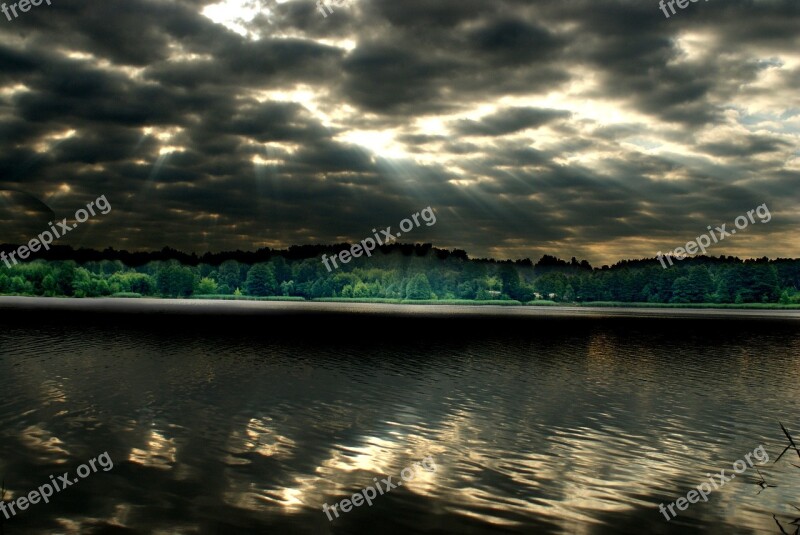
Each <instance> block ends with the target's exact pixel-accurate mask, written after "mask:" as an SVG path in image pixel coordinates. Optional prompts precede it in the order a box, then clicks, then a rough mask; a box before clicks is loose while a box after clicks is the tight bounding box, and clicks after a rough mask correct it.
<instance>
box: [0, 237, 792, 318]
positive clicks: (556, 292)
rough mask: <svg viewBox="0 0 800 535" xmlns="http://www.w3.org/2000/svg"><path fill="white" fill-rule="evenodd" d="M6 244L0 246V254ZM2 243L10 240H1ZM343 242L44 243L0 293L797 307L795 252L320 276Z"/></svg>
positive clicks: (399, 248) (397, 255)
mask: <svg viewBox="0 0 800 535" xmlns="http://www.w3.org/2000/svg"><path fill="white" fill-rule="evenodd" d="M8 247H9V246H8V245H6V246H0V250H2V249H4V248H8ZM11 247H13V246H11ZM347 248H349V245H348V244H339V245H332V246H323V245H313V246H312V245H308V246H293V247H290V248H289V249H286V250H274V249H259V250H258V251H256V252H242V251H234V252H228V253H206V254H204V255H202V256H199V257H198V256H197V255H195V254H191V255H188V254H186V253H182V252H180V251H176V250H173V249H168V248H165V249H163V250H162V251H159V252H150V253H144V252H135V253H129V252H126V251H115V250H113V249H106V250H104V251H102V252H99V251H92V250H86V249H80V250H73V249H71V248H70V247H53V248H52V249H51V250H50V251H47V252H46V253H47V254H46V255H43V257H40V258H38V259H36V260H33V261H31V262H26V263H24V264H19V265H14V266H6V265H3V264H0V295H11V296H30V297H74V298H94V297H101V298H102V297H117V298H128V299H138V298H144V297H147V298H158V299H169V298H184V299H194V300H223V301H236V300H242V301H297V302H301V301H311V302H340V303H350V302H352V303H357V302H361V303H385V304H412V303H413V304H425V305H453V306H459V305H460V306H464V305H467V306H469V305H481V306H483V305H496V306H510V307H527V306H534V307H558V306H567V307H593V308H597V307H601V308H639V307H644V308H717V309H726V308H753V309H795V308H800V290H799V289H800V260H798V259H774V260H771V259H768V258H766V257H764V258H759V259H752V260H742V259H739V258H736V257H731V256H728V257H724V256H722V257H707V256H698V257H692V258H686V259H685V260H683V261H681V262H680V263H676V265H675V266H673V267H670V268H669V269H663V267H662V266H661V265H660V263H659V261H658V260H657V259H656V258H651V259H641V260H624V261H620V262H618V263H616V264H614V265H613V266H602V267H600V268H597V267H592V266H591V265H590V264H589V263H588V262H587V261H586V260H583V261H578V260H577V259H576V258H574V257H573V258H572V259H571V260H570V261H565V260H561V259H559V258H556V257H553V256H548V255H545V256H543V257H542V258H541V259H540V260H539V261H537V262H536V263H534V262H532V261H531V260H530V259H528V258H525V259H521V260H515V261H511V260H506V261H498V260H494V259H491V258H489V259H486V258H482V259H472V258H469V257H468V255H467V253H466V251H463V250H459V249H453V250H446V249H438V248H435V247H433V246H432V245H431V244H391V245H384V246H382V247H379V248H378V249H376V250H375V252H374V254H373V255H372V257H370V258H365V257H360V258H354V259H353V260H352V261H351V262H349V263H347V264H345V265H342V266H341V269H339V270H336V271H335V272H328V271H327V270H326V268H325V267H324V265H323V264H322V262H321V260H320V258H321V257H322V255H323V254H328V255H335V254H336V253H337V252H338V251H340V250H345V249H347Z"/></svg>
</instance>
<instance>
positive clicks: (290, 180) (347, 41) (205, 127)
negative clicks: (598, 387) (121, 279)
mask: <svg viewBox="0 0 800 535" xmlns="http://www.w3.org/2000/svg"><path fill="white" fill-rule="evenodd" d="M6 3H8V0H6ZM12 4H13V2H12ZM328 5H329V6H330V10H327V9H326V10H325V15H323V13H322V12H321V11H320V7H319V6H318V5H317V3H316V2H315V1H307V0H283V1H278V0H226V1H224V2H212V1H204V0H201V1H189V0H147V1H145V0H102V1H101V2H100V1H93V2H88V1H82V0H52V3H51V5H47V4H46V3H42V4H41V5H40V6H38V7H31V8H30V10H29V11H27V12H24V13H23V12H20V11H19V10H17V14H18V17H17V18H13V16H3V15H0V242H4V241H6V242H15V243H21V242H22V241H23V240H24V241H27V240H28V239H30V238H34V237H35V236H36V234H38V233H39V232H41V231H43V230H47V228H48V226H47V223H48V221H50V220H52V218H53V213H55V214H56V217H57V218H58V219H60V218H62V217H69V218H70V219H71V218H72V217H73V214H74V213H75V211H76V210H78V209H80V208H83V207H85V205H86V204H87V203H89V202H91V201H92V200H94V199H96V198H97V197H99V196H101V195H105V197H106V198H107V200H108V202H109V203H110V205H111V206H112V210H111V211H110V213H108V214H106V215H101V214H98V215H96V216H94V217H91V218H90V219H89V220H88V221H87V222H85V223H82V224H81V225H80V226H79V227H78V228H76V229H75V230H73V231H71V232H70V234H69V235H68V236H64V237H63V238H62V239H61V240H60V241H58V242H57V243H60V244H65V245H73V246H81V247H93V248H98V249H103V248H106V247H114V248H117V249H128V250H151V249H161V248H162V247H164V246H169V247H174V248H177V249H181V250H185V251H195V252H198V253H202V252H205V251H209V250H210V251H221V250H234V249H242V250H255V249H257V248H259V247H274V248H281V247H286V246H289V245H292V244H315V243H338V242H344V241H358V240H361V239H363V238H365V237H369V236H371V235H372V229H373V228H385V227H387V226H391V227H392V228H393V229H394V231H395V232H396V231H397V225H398V223H399V222H400V221H401V220H402V219H404V218H406V217H408V216H410V215H411V214H414V213H416V212H419V211H421V210H422V209H424V208H426V207H428V206H430V207H432V209H433V210H434V211H435V213H436V217H437V222H436V224H435V225H432V226H426V225H422V226H421V227H420V228H416V229H414V230H413V231H412V232H409V233H408V235H407V236H404V237H403V239H402V241H404V242H405V241H409V242H410V241H416V242H420V243H422V242H429V243H433V244H434V246H437V247H442V248H449V249H452V248H459V249H465V250H466V251H467V252H468V253H469V254H470V256H471V257H488V256H491V257H494V258H498V259H505V258H512V259H517V258H532V259H534V260H535V259H537V258H539V257H540V256H541V255H543V254H550V255H556V256H559V257H562V258H567V259H568V258H570V257H572V256H575V257H577V258H579V259H587V260H589V261H590V262H591V263H592V264H594V265H600V264H604V263H605V264H612V263H614V262H616V261H618V260H621V259H627V258H645V257H650V258H652V257H654V256H655V254H656V253H657V252H658V251H664V252H666V251H668V250H672V249H674V248H676V247H679V246H682V245H685V244H686V242H688V241H690V240H693V239H695V238H696V237H697V236H699V235H700V234H702V233H705V232H707V230H706V229H707V227H708V226H712V227H715V226H718V225H721V224H723V223H727V225H728V229H730V228H731V227H732V225H733V220H734V219H735V218H736V217H737V216H739V215H742V214H745V213H746V212H747V211H748V210H751V209H754V208H756V207H757V206H759V205H762V204H764V203H766V204H767V206H768V208H769V211H770V214H771V216H772V217H771V220H770V221H769V222H768V223H763V224H762V223H760V222H759V220H758V219H756V223H754V224H752V225H750V226H749V227H748V228H747V229H746V230H744V231H740V232H739V233H738V234H737V235H736V236H730V237H728V238H727V239H726V240H724V242H721V243H719V244H716V245H714V246H713V247H711V248H709V254H713V255H721V254H725V255H737V256H740V257H760V256H768V257H770V258H775V257H800V238H799V237H798V235H797V233H796V229H797V228H798V223H800V215H798V211H797V210H796V208H795V207H796V206H797V204H798V197H800V194H798V188H797V185H798V183H800V143H799V141H800V93H799V92H798V89H797V88H798V86H800V31H799V30H798V28H800V2H797V0H724V1H723V0H711V1H707V2H697V3H690V4H689V5H688V7H686V8H685V9H680V8H678V6H675V8H676V13H675V14H674V15H672V14H670V17H669V18H667V17H665V15H664V13H663V12H662V10H661V9H660V8H659V5H658V2H657V1H655V0H635V1H629V0H531V1H522V0H368V1H367V0H332V1H329V3H328ZM331 10H332V11H331ZM8 18H11V19H12V20H8ZM51 210H52V212H51ZM37 229H40V230H37ZM406 238H407V239H406Z"/></svg>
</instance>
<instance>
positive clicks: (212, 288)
mask: <svg viewBox="0 0 800 535" xmlns="http://www.w3.org/2000/svg"><path fill="white" fill-rule="evenodd" d="M218 289H219V287H218V285H217V281H215V280H214V279H210V278H208V277H204V278H202V279H200V281H199V282H198V283H197V288H196V289H195V293H198V294H200V295H213V294H216V293H217V290H218Z"/></svg>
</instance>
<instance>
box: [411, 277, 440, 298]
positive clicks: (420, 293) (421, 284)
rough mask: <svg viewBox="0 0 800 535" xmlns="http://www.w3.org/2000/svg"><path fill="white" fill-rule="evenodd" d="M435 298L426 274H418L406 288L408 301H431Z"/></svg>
mask: <svg viewBox="0 0 800 535" xmlns="http://www.w3.org/2000/svg"><path fill="white" fill-rule="evenodd" d="M431 297H433V291H432V290H431V284H430V282H428V277H426V276H425V274H424V273H417V274H416V275H414V276H413V277H412V278H411V280H409V281H408V285H407V286H406V299H430V298H431Z"/></svg>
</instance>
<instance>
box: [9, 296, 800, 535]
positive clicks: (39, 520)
mask: <svg viewBox="0 0 800 535" xmlns="http://www.w3.org/2000/svg"><path fill="white" fill-rule="evenodd" d="M20 302H21V301H20V300H10V299H4V300H3V302H2V303H0V392H2V397H1V398H0V399H1V400H2V405H1V406H0V433H1V434H2V440H0V477H2V478H3V479H4V481H5V487H6V491H7V495H6V500H10V499H12V498H13V499H16V498H18V497H20V496H23V495H26V494H27V493H29V492H30V491H32V490H36V489H37V488H39V487H40V486H41V485H43V484H45V483H48V482H49V481H51V478H50V476H51V475H53V476H55V477H56V478H58V476H59V475H61V474H64V473H65V472H69V473H70V474H71V475H70V476H69V477H70V478H73V475H72V474H75V472H76V470H77V469H78V467H79V466H80V465H81V464H82V463H86V462H88V461H89V460H90V459H94V458H96V457H97V456H99V455H101V454H103V453H104V452H107V453H108V456H109V457H110V458H111V459H112V460H113V468H112V469H109V470H108V471H105V470H102V469H101V470H98V471H97V472H96V473H91V474H90V475H88V476H86V477H85V479H80V480H79V481H78V482H77V483H74V484H72V485H71V486H69V487H67V488H64V489H63V490H61V491H60V492H57V493H55V494H54V495H53V496H52V497H51V498H50V500H49V503H43V502H40V503H37V504H35V505H30V506H29V507H28V508H27V510H25V511H18V512H17V514H16V515H15V516H13V517H12V518H11V519H10V520H6V521H5V522H4V523H3V525H2V529H3V532H4V533H6V534H8V535H12V534H17V533H19V534H27V533H70V534H71V533H104V534H105V533H109V534H112V533H113V534H116V533H157V534H167V533H186V534H189V533H191V534H206V533H209V534H210V533H246V534H247V533H280V534H283V533H298V534H324V533H337V534H362V533H363V534H370V535H373V534H376V533H388V534H395V533H398V534H399V533H409V534H413V533H426V534H444V533H459V534H461V533H465V534H489V533H542V534H549V533H553V534H556V533H571V534H586V535H588V534H606V533H608V534H612V533H631V534H634V533H635V534H641V533H655V534H660V533H664V534H667V533H689V534H692V533H725V534H732V533H742V534H745V533H746V534H750V533H770V534H772V533H779V531H778V530H777V526H776V525H775V522H774V520H773V519H772V514H773V513H775V514H777V515H778V516H779V518H781V519H784V518H786V519H787V520H791V518H794V517H791V518H789V517H788V516H786V515H790V514H791V512H792V511H793V509H792V508H791V507H790V504H794V505H798V506H800V499H799V498H800V492H799V491H800V470H798V469H797V468H795V467H793V466H791V464H789V463H790V462H794V463H796V464H800V462H798V458H797V454H796V453H794V452H789V453H787V454H786V455H785V456H784V458H783V459H781V460H780V462H778V463H777V464H775V463H774V461H775V459H776V458H777V456H778V455H779V454H780V452H781V451H782V450H783V448H784V447H785V446H786V444H787V443H788V441H787V440H786V438H785V437H784V436H783V433H782V432H781V429H780V426H779V423H778V422H779V421H780V422H782V423H783V424H784V425H785V426H786V427H788V428H789V429H790V430H791V431H794V432H795V434H796V436H797V437H798V438H800V414H798V411H797V408H796V405H797V385H798V382H799V381H800V323H798V322H797V320H796V319H792V318H796V316H793V315H792V314H791V313H786V314H783V315H781V314H772V315H771V314H770V313H769V312H750V311H730V314H728V313H727V312H726V313H717V312H711V311H689V312H687V313H683V314H681V313H676V312H674V311H670V310H665V311H661V310H658V311H641V310H636V311H628V312H624V311H622V312H621V311H586V310H583V311H572V312H570V311H561V312H559V311H547V310H537V311H532V312H529V313H528V312H520V311H519V310H518V309H513V310H507V309H502V308H500V307H492V308H491V309H488V308H487V309H481V310H480V311H475V310H473V308H474V307H454V308H453V309H450V311H451V313H448V312H447V311H445V310H444V309H439V308H438V307H437V308H436V309H433V308H430V307H428V308H425V307H415V308H403V307H400V308H398V307H392V306H386V307H380V306H377V305H363V306H351V305H338V304H325V306H316V307H306V308H305V309H304V308H303V307H302V305H305V304H303V303H300V304H288V303H286V304H284V303H281V304H274V305H270V306H271V307H272V308H269V311H270V312H269V313H265V312H264V310H265V309H264V305H263V304H259V303H248V304H244V305H241V307H239V308H236V307H237V306H238V305H237V304H236V303H234V304H230V303H226V304H216V305H215V304H197V303H196V302H195V303H194V304H185V306H186V307H195V308H196V307H200V308H202V310H203V312H202V313H189V312H188V311H187V310H186V309H185V308H184V309H180V310H177V309H174V310H172V309H170V308H169V307H170V305H168V304H163V302H162V303H161V304H158V303H155V304H154V303H152V302H151V303H148V302H144V303H136V304H133V303H120V302H113V303H112V302H111V301H106V302H100V301H89V300H87V301H85V302H84V304H81V303H80V302H78V304H76V301H73V300H58V303H53V302H52V301H47V300H35V301H34V300H27V301H24V303H28V304H30V306H22V305H20ZM41 303H44V304H41ZM97 303H100V305H98V304H97ZM108 303H112V305H109V304H108ZM59 307H60V308H59ZM109 307H110V308H109ZM148 307H149V308H148ZM159 307H160V308H159ZM259 307H260V308H259ZM404 311H405V312H404ZM457 311H458V312H457ZM455 313H457V314H460V315H459V316H457V317H454V316H453V315H452V314H455ZM760 445H763V446H764V449H765V451H766V452H767V453H768V454H769V461H768V462H767V463H766V464H764V465H763V466H761V465H759V464H756V467H758V469H759V470H760V472H761V474H763V476H764V479H765V481H766V483H768V484H770V485H775V487H768V488H765V489H762V488H761V487H760V486H759V485H758V484H757V482H758V481H759V476H758V474H757V473H756V471H755V469H753V468H748V469H747V470H746V471H744V473H742V474H741V475H737V477H736V479H731V480H730V481H729V482H727V483H726V484H725V485H723V486H722V487H720V488H719V489H717V490H714V491H713V492H712V493H710V494H709V495H708V497H707V498H708V501H707V502H703V501H700V502H698V503H694V504H691V505H690V506H689V507H688V508H687V509H686V510H683V511H680V512H679V514H678V516H677V517H676V518H673V519H671V520H670V521H667V520H666V519H665V517H664V516H663V515H662V513H660V512H659V504H660V503H664V504H669V503H672V502H675V501H676V500H678V499H679V498H681V497H685V496H686V495H687V492H688V491H690V490H691V489H692V488H695V487H697V486H698V485H700V484H702V483H704V482H706V481H708V477H707V476H706V474H717V473H719V472H720V470H722V469H726V471H727V473H729V474H731V473H733V470H732V468H731V466H732V464H733V463H734V462H736V461H737V460H740V459H744V457H745V455H746V454H748V453H751V452H753V451H754V450H755V449H756V448H757V447H759V446H760ZM426 457H429V458H431V459H432V460H433V462H435V470H423V471H419V472H417V476H416V477H415V478H414V479H413V480H411V479H409V480H408V481H403V485H402V486H398V487H397V488H395V489H392V490H391V491H389V492H386V493H385V494H383V495H380V496H378V497H376V498H375V499H374V500H373V502H374V503H373V505H372V506H371V507H369V506H367V505H366V504H364V505H362V506H361V507H357V508H353V509H352V510H350V511H349V512H346V513H345V512H341V513H340V516H339V518H334V519H333V521H329V520H328V516H326V514H325V513H323V509H322V508H323V505H324V504H328V505H331V504H335V503H338V502H341V500H343V499H346V498H348V497H351V496H352V495H353V494H354V493H356V492H360V491H361V490H362V489H364V488H365V487H367V486H370V485H373V484H374V483H373V482H374V481H375V478H378V479H384V478H387V477H388V476H393V477H394V480H395V481H398V480H400V474H401V471H403V470H404V469H405V468H407V467H411V466H413V465H414V463H415V462H418V461H422V460H423V459H424V458H426ZM676 512H678V511H677V510H676ZM795 512H796V511H795ZM795 516H800V515H795ZM784 525H786V521H784ZM786 529H787V531H789V526H786Z"/></svg>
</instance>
